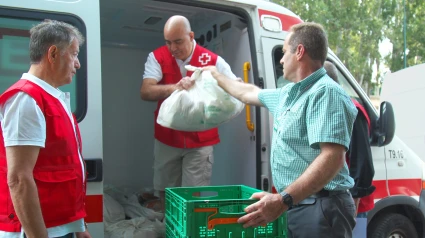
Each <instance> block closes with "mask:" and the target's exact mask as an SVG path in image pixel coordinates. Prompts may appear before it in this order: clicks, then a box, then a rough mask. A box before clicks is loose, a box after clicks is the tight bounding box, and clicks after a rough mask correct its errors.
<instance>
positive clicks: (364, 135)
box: [323, 61, 375, 218]
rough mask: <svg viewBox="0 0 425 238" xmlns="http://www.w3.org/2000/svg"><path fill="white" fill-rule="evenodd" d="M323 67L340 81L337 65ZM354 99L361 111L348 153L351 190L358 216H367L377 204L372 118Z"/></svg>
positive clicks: (336, 80) (333, 77)
mask: <svg viewBox="0 0 425 238" xmlns="http://www.w3.org/2000/svg"><path fill="white" fill-rule="evenodd" d="M323 67H324V68H325V69H326V71H327V74H328V75H329V77H331V78H332V79H333V80H334V81H335V82H337V83H339V81H338V74H337V69H336V67H335V65H334V64H332V63H331V62H329V61H326V62H325V64H324V66H323ZM352 101H353V103H354V105H355V106H356V108H357V110H358V111H359V113H357V117H356V120H355V121H354V125H353V134H352V136H351V142H350V148H349V150H348V151H347V153H346V157H347V164H348V165H349V170H350V176H351V177H352V178H353V179H354V187H353V188H352V189H350V192H351V195H352V196H353V198H354V202H355V204H356V208H357V209H356V211H357V217H358V218H367V212H368V211H370V210H372V209H373V207H374V206H375V203H374V201H373V194H372V193H373V191H374V190H375V186H373V185H372V181H373V176H374V175H375V170H374V167H373V159H372V152H371V149H370V142H369V130H370V119H369V116H368V114H367V112H366V109H365V108H364V107H363V106H362V105H361V104H360V103H359V102H357V101H356V100H354V99H352Z"/></svg>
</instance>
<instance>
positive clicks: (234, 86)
mask: <svg viewBox="0 0 425 238" xmlns="http://www.w3.org/2000/svg"><path fill="white" fill-rule="evenodd" d="M213 77H214V78H215V79H216V80H217V83H218V85H219V86H220V87H221V88H223V89H224V91H226V92H227V93H228V94H230V95H232V96H233V97H235V98H237V99H238V100H239V101H241V102H243V103H245V104H250V105H256V106H263V104H262V103H261V102H260V100H259V99H258V94H259V93H260V90H261V89H260V88H259V87H257V86H255V85H253V84H248V83H244V82H241V81H239V80H233V79H229V78H228V77H227V76H225V75H223V74H220V73H213Z"/></svg>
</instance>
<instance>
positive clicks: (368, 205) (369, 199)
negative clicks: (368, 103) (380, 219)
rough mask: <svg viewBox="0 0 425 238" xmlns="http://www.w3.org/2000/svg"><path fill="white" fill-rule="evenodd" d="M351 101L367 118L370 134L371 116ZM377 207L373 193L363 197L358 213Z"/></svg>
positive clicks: (355, 102)
mask: <svg viewBox="0 0 425 238" xmlns="http://www.w3.org/2000/svg"><path fill="white" fill-rule="evenodd" d="M351 101H353V103H354V105H355V106H356V108H357V109H358V111H359V113H360V112H361V113H362V114H363V115H364V117H365V118H366V121H367V125H368V128H369V134H370V118H369V115H367V112H366V109H365V108H364V107H363V106H362V105H361V104H360V103H359V102H357V101H356V100H354V99H352V100H351ZM374 206H375V201H374V199H373V193H372V194H370V195H368V196H366V197H362V198H360V202H359V208H358V211H357V212H358V213H363V212H368V211H370V210H372V209H373V207H374Z"/></svg>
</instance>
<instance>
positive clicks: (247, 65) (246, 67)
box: [243, 62, 254, 132]
mask: <svg viewBox="0 0 425 238" xmlns="http://www.w3.org/2000/svg"><path fill="white" fill-rule="evenodd" d="M249 70H251V64H250V63H249V62H245V63H244V64H243V81H244V82H245V83H248V79H249V74H248V72H249ZM245 109H246V110H245V113H246V127H247V128H248V130H250V131H251V132H253V131H254V123H252V121H251V106H250V105H246V106H245Z"/></svg>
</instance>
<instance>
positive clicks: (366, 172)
mask: <svg viewBox="0 0 425 238" xmlns="http://www.w3.org/2000/svg"><path fill="white" fill-rule="evenodd" d="M347 155H348V162H349V170H350V176H351V177H352V178H353V179H354V187H353V188H351V189H350V191H351V194H352V195H353V197H354V198H359V197H365V196H367V195H369V194H371V193H372V192H373V191H374V190H375V187H374V186H373V185H372V180H373V176H374V175H375V169H374V167H373V159H372V152H371V149H370V142H369V128H368V125H367V120H366V118H365V116H364V115H363V113H361V112H359V113H358V114H357V118H356V120H355V121H354V126H353V135H352V136H351V143H350V150H349V151H348V152H347Z"/></svg>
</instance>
